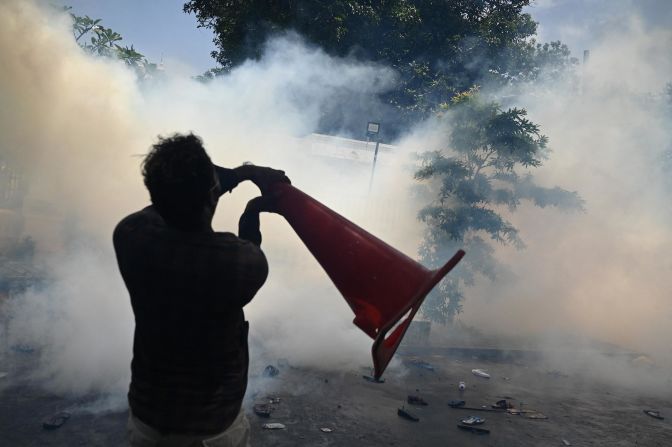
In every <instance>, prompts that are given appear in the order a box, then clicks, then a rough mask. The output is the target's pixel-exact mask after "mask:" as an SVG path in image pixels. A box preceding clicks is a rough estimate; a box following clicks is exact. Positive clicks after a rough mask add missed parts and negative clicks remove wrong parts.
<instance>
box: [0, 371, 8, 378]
mask: <svg viewBox="0 0 672 447" xmlns="http://www.w3.org/2000/svg"><path fill="white" fill-rule="evenodd" d="M7 375H9V373H7V372H4V371H0V379H4V378H5V377H7Z"/></svg>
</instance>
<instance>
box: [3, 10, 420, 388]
mask: <svg viewBox="0 0 672 447" xmlns="http://www.w3.org/2000/svg"><path fill="white" fill-rule="evenodd" d="M69 27H70V23H69V20H68V18H67V17H63V16H56V15H54V13H53V12H46V11H45V10H41V9H39V8H37V7H36V6H35V4H33V2H23V1H8V2H2V4H0V54H1V55H2V68H0V96H2V97H3V102H2V106H0V110H2V112H0V113H1V116H2V119H1V120H0V147H1V148H2V151H3V156H5V157H7V158H10V159H12V160H13V161H14V163H16V164H17V165H19V166H20V167H21V169H22V170H23V171H24V172H25V173H26V175H27V177H28V182H29V185H30V190H29V197H28V198H27V205H26V213H27V216H26V232H27V233H29V234H31V235H32V236H33V237H34V238H35V239H36V241H37V244H38V257H39V258H40V259H41V260H42V261H43V262H44V264H45V266H46V268H47V271H48V272H49V274H50V275H49V276H50V278H51V279H52V281H51V282H50V283H49V284H48V286H47V287H44V288H39V289H38V288H36V289H34V290H30V291H29V292H28V293H26V294H24V295H22V296H19V297H16V299H15V300H14V302H13V308H12V313H13V315H14V318H13V320H12V321H11V327H10V344H13V343H25V344H29V345H32V346H36V347H38V348H40V350H41V367H40V368H39V371H37V373H36V376H37V377H39V378H42V379H44V380H45V383H46V384H47V386H49V387H52V388H54V389H57V390H67V391H71V392H87V391H90V390H97V391H102V392H107V391H123V390H124V389H125V388H126V386H127V384H128V379H129V365H130V358H131V343H132V334H133V331H132V329H133V317H132V312H131V309H130V304H129V300H128V295H127V292H126V290H125V289H124V287H123V283H122V281H121V278H120V276H119V273H118V271H117V268H116V262H115V259H114V254H113V251H112V248H111V234H112V230H113V228H114V226H115V225H116V223H117V222H118V221H119V220H120V219H121V218H122V217H124V216H125V215H126V214H129V213H131V212H133V211H135V210H137V209H139V208H141V207H143V206H144V205H146V203H147V202H148V195H147V193H146V191H145V190H144V187H143V186H142V183H141V177H140V169H139V164H140V161H141V157H138V155H141V154H144V153H146V151H147V149H148V148H149V146H150V145H151V144H152V143H153V142H154V141H155V140H156V136H157V135H158V134H164V135H165V134H171V133H173V132H188V131H194V132H195V133H197V134H198V135H200V136H201V137H203V138H204V141H205V144H206V148H207V149H208V152H209V153H210V155H211V157H212V159H213V160H214V161H215V162H216V163H218V164H220V165H224V166H236V165H239V164H241V163H242V162H245V161H252V162H254V163H255V164H259V165H270V166H275V167H278V168H282V169H285V170H286V171H287V173H288V175H289V176H290V177H291V178H292V180H293V182H294V184H295V185H296V186H297V187H299V188H301V189H303V190H305V191H307V192H309V193H310V194H312V195H314V196H315V197H316V198H318V199H319V200H322V201H324V202H325V203H327V204H328V205H329V204H332V203H333V205H332V206H334V207H336V208H339V207H340V211H341V212H344V213H345V214H347V206H348V203H346V202H343V201H342V200H341V201H339V198H340V197H349V198H351V200H350V206H355V207H359V208H363V209H366V208H367V206H366V201H367V194H366V191H367V190H366V185H367V181H368V178H369V177H368V174H369V171H368V165H367V169H363V170H360V171H358V172H357V173H348V174H347V175H344V174H345V173H344V172H343V171H342V170H341V169H340V168H336V169H335V168H334V167H333V166H330V164H329V163H328V162H324V161H320V160H319V159H318V158H315V157H314V156H311V155H310V154H308V153H307V152H306V150H305V147H304V146H305V144H304V143H301V141H300V140H299V139H297V137H302V136H305V135H306V134H309V133H310V132H312V131H313V130H314V129H315V128H316V125H317V122H318V120H319V119H320V117H321V114H322V111H323V110H324V108H325V107H326V106H327V105H328V104H330V103H335V102H338V100H339V99H340V97H341V96H342V95H343V94H349V95H369V96H370V95H371V94H372V93H376V92H380V91H383V90H384V89H386V88H389V86H390V85H391V84H392V82H393V81H394V74H393V73H392V72H391V71H389V70H387V69H385V68H383V67H379V66H375V65H371V64H363V63H355V62H352V61H349V60H346V59H334V58H330V57H328V56H326V55H325V54H324V53H323V52H322V51H320V50H319V49H316V48H312V47H309V46H307V45H306V44H304V43H303V42H302V41H301V40H300V39H299V38H298V37H297V36H292V35H289V36H285V37H284V38H278V39H275V40H273V41H271V42H269V44H268V48H267V51H266V55H265V56H264V57H262V58H261V60H259V61H257V62H254V61H250V62H248V63H245V64H243V65H242V66H241V67H239V68H237V69H236V70H234V71H233V72H231V74H229V75H227V76H224V77H221V78H218V79H217V80H215V81H213V82H210V83H208V84H202V83H199V82H197V81H194V80H191V79H188V78H184V77H177V76H171V74H170V73H167V74H166V76H165V77H164V78H162V79H160V80H157V81H156V82H154V83H140V84H139V83H138V82H137V81H136V79H135V77H134V75H133V73H132V72H131V71H130V70H129V69H127V68H126V67H124V66H123V65H122V64H121V63H119V62H116V61H112V60H105V59H100V58H93V57H90V56H87V55H86V54H84V52H83V51H82V50H81V49H80V48H79V47H78V46H77V45H76V44H75V42H74V41H73V38H72V35H71V32H70V30H69ZM364 124H365V123H363V125H364ZM381 166H382V167H381V172H380V176H379V178H378V179H377V181H378V184H382V182H384V181H386V180H385V179H386V178H389V175H386V174H385V169H384V167H385V163H383V164H382V165H381ZM390 169H392V168H390ZM255 195H258V191H256V188H255V187H254V186H252V185H243V186H241V187H239V188H238V189H237V190H236V191H235V192H234V194H233V195H232V196H229V195H227V196H225V197H224V198H222V200H221V201H220V207H219V212H218V215H217V216H216V222H215V227H216V228H217V229H226V230H233V231H235V229H236V225H237V219H238V216H239V215H240V212H241V211H242V209H243V207H244V205H245V203H246V201H247V200H249V199H250V198H252V197H254V196H255ZM343 206H345V207H346V208H345V209H344V208H343ZM358 214H359V215H361V216H363V217H362V219H365V216H366V212H359V213H358ZM262 220H263V223H262V232H263V234H264V244H263V247H264V249H265V251H266V253H267V256H268V258H269V259H270V264H271V267H270V268H271V275H270V277H269V280H268V281H267V284H266V285H265V287H264V288H263V289H262V291H261V292H260V293H259V294H258V296H257V297H256V298H255V300H254V301H253V303H252V304H250V305H249V306H248V308H247V309H246V310H247V313H248V317H249V319H250V320H251V326H252V329H251V338H252V339H253V340H256V341H257V342H258V343H259V345H260V347H258V348H257V352H258V353H260V352H263V353H265V354H264V355H267V356H268V357H269V359H270V360H276V359H277V358H287V359H289V360H290V362H295V363H298V364H312V365H321V366H324V367H329V366H335V365H342V364H343V362H348V363H349V364H354V365H359V364H368V363H370V359H369V354H368V351H369V349H370V345H371V341H370V340H369V339H368V338H367V337H366V336H365V335H364V334H362V333H361V332H359V330H358V329H356V328H355V327H354V326H353V325H352V323H351V320H352V314H351V312H350V310H349V308H348V307H347V305H346V303H345V301H344V300H343V299H342V298H341V297H340V295H339V294H338V293H337V291H336V290H335V288H334V287H333V286H331V285H330V282H329V280H328V278H327V277H326V275H325V274H324V273H323V272H322V270H321V268H320V267H319V266H318V265H317V263H316V262H315V261H313V260H312V258H311V256H310V254H309V253H308V251H307V250H306V249H305V248H304V247H303V246H302V244H301V242H300V241H299V239H298V238H297V237H296V236H295V235H294V234H293V232H292V230H291V229H290V228H289V225H287V224H286V222H284V221H283V220H282V219H281V218H279V217H277V216H264V217H263V218H262ZM410 254H412V252H411V253H410ZM298 267H300V268H298ZM254 349H255V348H253V350H254Z"/></svg>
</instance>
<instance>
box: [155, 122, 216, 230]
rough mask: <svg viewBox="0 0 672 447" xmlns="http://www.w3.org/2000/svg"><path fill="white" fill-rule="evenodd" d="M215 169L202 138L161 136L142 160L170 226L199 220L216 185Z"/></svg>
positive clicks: (158, 206)
mask: <svg viewBox="0 0 672 447" xmlns="http://www.w3.org/2000/svg"><path fill="white" fill-rule="evenodd" d="M213 173H214V168H213V164H212V161H211V160H210V157H209V156H208V154H207V153H206V152H205V149H204V148H203V142H202V141H201V139H200V138H199V137H197V136H196V135H194V134H193V133H190V134H188V135H181V134H174V135H172V136H169V137H161V136H159V141H158V142H157V143H156V144H154V145H153V146H152V148H151V150H150V151H149V154H147V156H146V157H145V160H144V161H143V163H142V176H143V177H144V180H145V186H146V187H147V189H148V190H149V195H150V196H151V199H152V203H153V204H154V206H155V207H156V209H157V210H158V212H159V213H160V214H161V216H162V217H163V218H164V219H165V220H166V221H167V222H168V223H169V224H171V225H175V226H178V227H190V226H193V225H195V224H196V223H198V220H199V218H200V216H201V213H202V211H203V206H204V205H206V204H207V203H208V200H209V194H210V191H211V190H212V187H213V186H214V183H215V180H214V177H213Z"/></svg>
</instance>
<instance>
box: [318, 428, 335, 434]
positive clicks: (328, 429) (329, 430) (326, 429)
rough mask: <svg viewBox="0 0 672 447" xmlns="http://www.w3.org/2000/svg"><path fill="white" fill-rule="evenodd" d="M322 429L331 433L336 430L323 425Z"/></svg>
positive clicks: (323, 431)
mask: <svg viewBox="0 0 672 447" xmlns="http://www.w3.org/2000/svg"><path fill="white" fill-rule="evenodd" d="M320 431H321V432H322V433H331V432H332V431H334V430H333V429H331V428H328V427H322V428H320Z"/></svg>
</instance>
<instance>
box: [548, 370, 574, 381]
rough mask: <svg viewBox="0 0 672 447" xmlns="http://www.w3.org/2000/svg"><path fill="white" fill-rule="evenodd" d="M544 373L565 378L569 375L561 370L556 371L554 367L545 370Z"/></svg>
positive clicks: (557, 377)
mask: <svg viewBox="0 0 672 447" xmlns="http://www.w3.org/2000/svg"><path fill="white" fill-rule="evenodd" d="M546 374H548V375H549V376H551V377H554V378H556V379H566V378H567V377H569V375H567V374H565V373H563V372H562V371H558V370H557V369H554V370H552V371H546Z"/></svg>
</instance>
